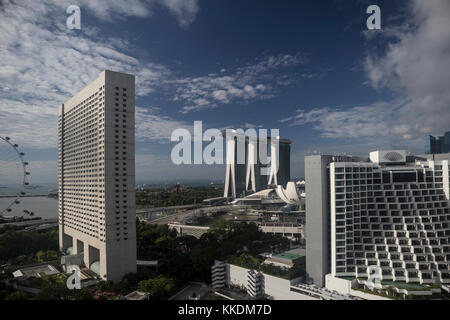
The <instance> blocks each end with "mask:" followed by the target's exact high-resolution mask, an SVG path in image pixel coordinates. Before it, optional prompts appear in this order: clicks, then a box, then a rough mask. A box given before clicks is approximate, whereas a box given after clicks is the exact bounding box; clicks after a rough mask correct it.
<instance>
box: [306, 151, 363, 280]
mask: <svg viewBox="0 0 450 320" xmlns="http://www.w3.org/2000/svg"><path fill="white" fill-rule="evenodd" d="M358 160H361V161H362V160H363V159H361V158H353V157H345V156H331V155H313V156H306V157H305V180H306V186H307V189H306V201H305V207H306V226H305V238H306V256H307V258H306V272H307V274H308V276H309V277H311V278H312V279H313V280H314V284H316V285H318V286H321V287H323V286H324V285H325V275H326V274H327V273H330V270H331V261H330V256H331V247H330V223H331V221H330V219H331V218H330V190H329V183H330V182H329V174H328V171H327V166H328V165H329V164H330V163H331V162H334V161H358Z"/></svg>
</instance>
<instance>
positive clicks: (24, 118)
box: [0, 0, 171, 148]
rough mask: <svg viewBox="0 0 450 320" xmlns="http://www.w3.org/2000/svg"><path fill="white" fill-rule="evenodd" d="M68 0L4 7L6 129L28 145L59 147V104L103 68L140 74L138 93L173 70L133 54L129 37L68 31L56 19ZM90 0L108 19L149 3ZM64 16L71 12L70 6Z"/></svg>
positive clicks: (1, 106)
mask: <svg viewBox="0 0 450 320" xmlns="http://www.w3.org/2000/svg"><path fill="white" fill-rule="evenodd" d="M67 3H68V2H67ZM67 3H66V2H65V1H61V2H54V1H49V0H47V1H41V2H37V1H23V2H20V3H16V2H12V1H6V2H4V3H3V6H2V7H1V10H0V30H1V31H0V35H1V37H0V121H1V127H0V129H1V134H5V135H6V134H7V135H10V136H12V137H14V139H15V140H16V141H18V142H19V143H20V144H24V145H26V146H28V147H32V148H54V147H56V137H57V134H56V113H57V106H58V105H59V104H61V103H64V102H65V101H66V100H67V99H68V98H70V97H71V96H72V95H74V94H75V93H76V92H77V91H79V90H80V89H82V88H83V87H84V86H85V85H86V84H87V83H89V82H90V81H92V80H93V79H95V78H96V77H97V76H98V74H99V73H100V72H101V71H102V70H104V69H110V70H117V71H122V72H128V73H132V74H135V75H136V88H137V90H136V94H137V95H141V96H142V95H147V94H148V93H150V92H152V91H154V90H155V87H157V86H159V85H160V84H161V82H163V81H164V79H167V78H168V77H170V74H171V71H170V70H169V69H168V68H167V67H166V66H164V65H161V64H157V63H153V62H151V61H148V60H139V59H138V58H136V57H134V56H133V55H131V54H130V53H129V51H130V50H129V49H130V48H133V46H132V45H131V44H130V43H128V42H127V41H125V40H122V39H120V38H114V37H111V36H109V37H106V36H103V35H101V34H98V32H97V31H96V30H95V29H89V27H83V28H82V30H81V32H76V31H71V30H68V29H67V28H66V26H65V20H64V19H54V15H55V12H57V13H58V12H59V9H61V8H64V7H65V5H66V4H67ZM83 3H84V2H82V4H83ZM108 3H109V2H108ZM85 4H86V6H87V7H88V8H90V10H92V12H94V13H95V14H97V13H98V16H99V18H103V19H107V18H109V17H110V16H112V15H120V14H121V13H123V11H124V10H126V8H128V9H129V10H130V11H128V14H131V15H132V14H134V13H133V12H135V13H136V15H138V16H139V14H144V13H145V11H141V10H139V9H140V6H141V5H144V2H142V1H137V0H134V1H130V2H125V1H116V2H114V4H112V5H111V6H107V8H106V9H105V10H103V11H102V10H100V8H102V7H103V6H104V5H106V2H105V1H100V0H98V1H89V2H86V3H85ZM60 16H61V17H65V11H62V12H60ZM126 48H128V50H125V49H126ZM160 120H161V121H160V123H163V122H164V121H169V120H167V119H160ZM139 121H140V120H139V118H138V122H139ZM169 123H170V124H171V122H169ZM36 132H39V134H36Z"/></svg>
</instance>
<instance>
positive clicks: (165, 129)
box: [135, 106, 193, 143]
mask: <svg viewBox="0 0 450 320" xmlns="http://www.w3.org/2000/svg"><path fill="white" fill-rule="evenodd" d="M192 127H193V125H192V124H190V125H189V124H187V123H185V122H182V121H176V120H173V119H170V118H169V117H167V116H162V115H159V114H158V110H157V108H142V107H137V106H136V133H135V135H136V139H137V140H140V141H157V142H160V143H169V142H170V137H171V135H172V132H173V131H174V130H175V129H179V128H184V129H188V130H189V131H190V132H193V129H192Z"/></svg>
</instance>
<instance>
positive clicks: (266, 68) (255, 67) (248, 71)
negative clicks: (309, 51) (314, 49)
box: [174, 53, 309, 113]
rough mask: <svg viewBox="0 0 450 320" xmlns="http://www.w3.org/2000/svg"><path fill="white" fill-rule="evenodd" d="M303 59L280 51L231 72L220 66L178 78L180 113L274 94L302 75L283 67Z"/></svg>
mask: <svg viewBox="0 0 450 320" xmlns="http://www.w3.org/2000/svg"><path fill="white" fill-rule="evenodd" d="M304 62H305V59H304V57H303V56H302V55H301V54H300V53H297V54H293V55H292V54H279V55H272V56H266V57H264V58H261V59H259V60H258V61H256V63H253V64H248V65H246V66H244V67H239V68H237V69H236V70H234V71H228V70H226V69H221V70H220V72H218V73H212V74H209V75H207V76H202V77H187V78H184V79H177V80H175V81H174V85H175V86H176V95H175V98H174V99H175V101H182V102H183V103H184V107H183V108H182V109H181V111H180V112H182V113H189V112H194V111H200V110H204V109H214V108H217V107H218V106H220V105H227V104H231V103H236V102H238V103H245V102H247V101H249V100H254V99H268V98H271V97H273V96H274V92H275V91H276V90H277V89H278V88H280V87H282V86H288V85H290V84H292V83H294V82H295V81H297V80H298V79H299V78H300V77H302V76H301V75H300V76H299V75H298V73H297V72H294V73H289V72H287V71H286V69H287V68H290V67H295V66H299V65H301V64H303V63H304ZM289 71H291V70H289ZM303 75H304V76H308V75H309V74H305V73H303Z"/></svg>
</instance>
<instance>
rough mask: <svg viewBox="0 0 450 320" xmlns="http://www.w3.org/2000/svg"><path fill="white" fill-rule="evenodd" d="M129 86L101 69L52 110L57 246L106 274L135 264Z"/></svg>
mask: <svg viewBox="0 0 450 320" xmlns="http://www.w3.org/2000/svg"><path fill="white" fill-rule="evenodd" d="M134 92H135V84H134V76H133V75H129V74H124V73H118V72H113V71H109V70H106V71H103V72H102V73H100V75H99V77H98V78H97V79H96V80H94V81H93V82H92V83H90V84H89V85H88V86H86V87H85V88H84V89H83V90H81V91H80V92H79V93H77V94H76V95H75V96H74V97H72V98H71V99H69V100H68V101H67V102H66V103H64V104H63V105H61V106H60V107H59V110H58V122H59V132H58V184H59V187H58V188H59V199H58V202H59V203H58V206H59V207H58V216H59V246H60V250H61V251H66V252H67V251H69V252H71V253H73V254H81V253H82V254H83V256H84V263H85V265H86V266H87V267H89V268H90V269H91V270H93V271H95V272H97V273H98V274H99V275H100V276H101V278H103V279H106V280H112V281H118V280H120V279H121V278H122V277H123V275H125V274H126V273H129V272H135V271H136V212H135V169H134V108H135V97H134Z"/></svg>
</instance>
